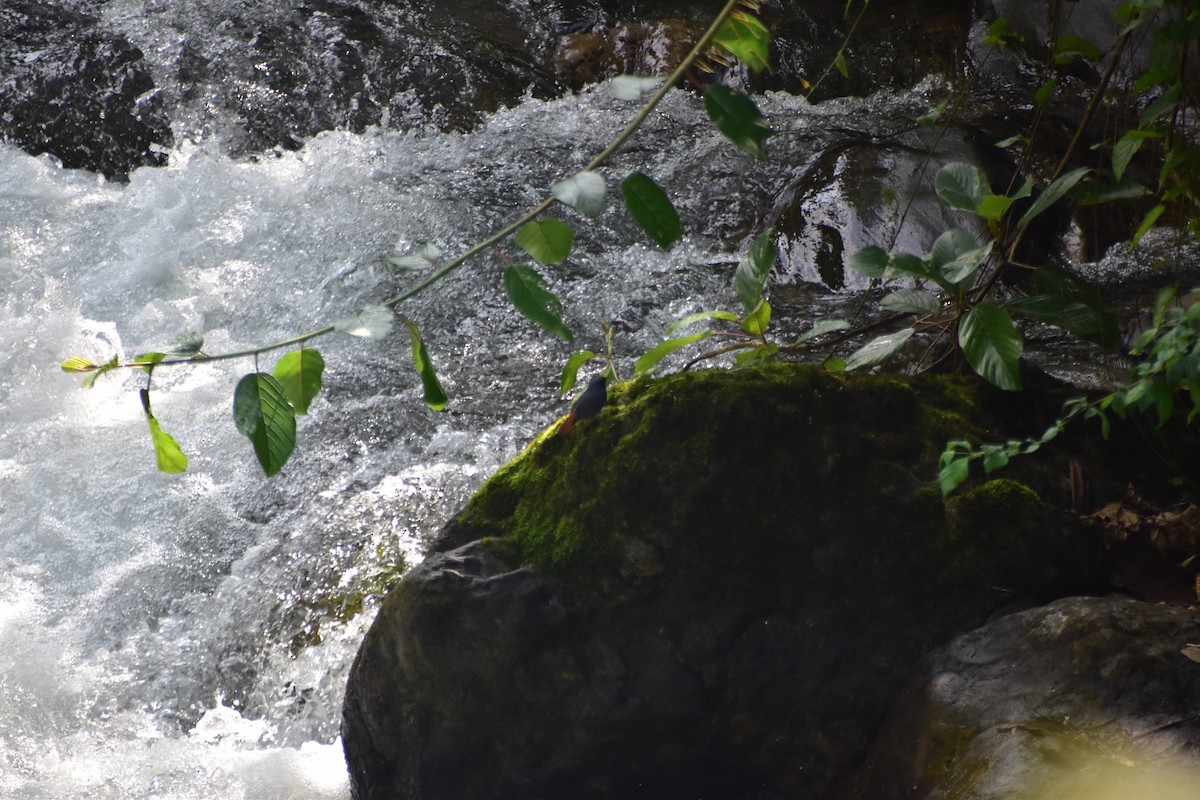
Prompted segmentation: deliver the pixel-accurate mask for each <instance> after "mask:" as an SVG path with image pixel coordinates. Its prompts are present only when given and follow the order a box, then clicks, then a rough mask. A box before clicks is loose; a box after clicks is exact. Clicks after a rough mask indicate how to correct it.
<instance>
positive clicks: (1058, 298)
mask: <svg viewBox="0 0 1200 800" xmlns="http://www.w3.org/2000/svg"><path fill="white" fill-rule="evenodd" d="M1005 307H1006V308H1008V309H1009V310H1011V311H1014V312H1016V313H1018V314H1023V315H1025V316H1027V317H1032V318H1034V319H1036V320H1040V321H1042V322H1045V323H1048V324H1050V325H1054V326H1056V327H1059V328H1062V329H1063V330H1066V331H1070V332H1071V333H1073V334H1075V335H1076V336H1079V337H1080V338H1083V339H1089V340H1091V341H1095V342H1098V343H1100V344H1102V345H1106V346H1108V345H1112V344H1115V342H1116V340H1117V338H1118V335H1117V331H1116V318H1115V317H1113V316H1112V314H1109V313H1107V312H1105V311H1104V310H1103V309H1102V308H1100V307H1098V306H1096V305H1093V304H1090V303H1088V302H1086V301H1084V300H1081V299H1078V298H1074V297H1069V296H1067V295H1064V294H1055V293H1043V294H1035V295H1030V296H1029V297H1019V298H1017V299H1015V300H1012V301H1009V302H1008V303H1006V304H1005Z"/></svg>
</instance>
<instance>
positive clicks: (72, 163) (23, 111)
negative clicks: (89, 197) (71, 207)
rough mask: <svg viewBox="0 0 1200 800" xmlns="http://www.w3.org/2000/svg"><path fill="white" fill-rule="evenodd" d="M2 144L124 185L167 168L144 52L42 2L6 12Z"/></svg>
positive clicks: (11, 1) (164, 128)
mask: <svg viewBox="0 0 1200 800" xmlns="http://www.w3.org/2000/svg"><path fill="white" fill-rule="evenodd" d="M0 43H2V45H3V46H2V47H0V138H3V139H5V140H7V141H9V142H12V143H13V144H15V145H18V146H19V147H21V148H23V149H24V150H26V151H27V152H29V153H33V154H42V153H48V154H50V155H52V156H54V157H56V158H57V159H59V160H60V161H61V162H62V163H63V165H64V166H66V167H79V168H83V169H89V170H93V171H95V172H100V173H103V174H105V175H107V176H109V177H111V178H117V179H123V178H125V177H126V176H127V175H128V174H129V172H130V171H131V170H133V169H134V168H136V167H139V166H142V165H147V164H153V165H160V164H163V163H165V162H166V156H165V155H164V153H165V152H166V148H168V147H169V146H170V145H171V143H172V134H171V129H170V125H169V122H168V120H167V118H166V115H165V114H164V113H163V109H162V105H161V102H160V98H158V97H157V94H156V91H155V84H154V80H153V79H152V78H151V76H150V72H149V70H148V69H147V67H146V65H145V64H144V63H143V59H142V53H141V51H140V50H138V49H137V48H136V47H134V46H133V45H131V44H130V43H129V42H128V41H127V40H126V39H125V38H123V37H121V36H117V35H113V34H108V33H105V32H103V31H100V30H98V29H97V28H96V20H95V19H94V18H92V17H89V16H86V15H84V14H81V13H76V12H73V11H68V10H64V9H62V8H59V7H56V6H54V5H52V4H50V3H45V2H40V0H6V2H5V3H4V6H3V8H0Z"/></svg>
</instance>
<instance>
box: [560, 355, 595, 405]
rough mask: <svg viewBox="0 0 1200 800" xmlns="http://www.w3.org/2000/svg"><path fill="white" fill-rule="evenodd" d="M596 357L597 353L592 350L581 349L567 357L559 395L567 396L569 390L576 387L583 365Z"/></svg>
mask: <svg viewBox="0 0 1200 800" xmlns="http://www.w3.org/2000/svg"><path fill="white" fill-rule="evenodd" d="M595 357H596V354H595V353H593V352H592V351H591V350H580V351H579V352H578V353H573V354H572V355H571V357H570V358H568V359H567V363H566V364H565V365H564V366H563V373H562V384H561V386H560V388H559V392H558V393H559V395H561V396H566V394H567V392H569V391H571V390H572V389H573V388H575V384H576V382H577V381H578V380H579V370H580V369H582V368H583V365H584V364H586V363H587V362H589V361H591V360H592V359H593V358H595Z"/></svg>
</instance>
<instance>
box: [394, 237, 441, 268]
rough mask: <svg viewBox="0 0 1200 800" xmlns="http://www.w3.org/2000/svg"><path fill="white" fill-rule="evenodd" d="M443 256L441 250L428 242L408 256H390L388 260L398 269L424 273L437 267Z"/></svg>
mask: <svg viewBox="0 0 1200 800" xmlns="http://www.w3.org/2000/svg"><path fill="white" fill-rule="evenodd" d="M441 255H442V251H441V248H439V247H438V246H437V245H436V244H433V243H432V242H426V243H425V244H423V245H421V246H420V247H418V248H417V249H416V250H413V251H412V252H411V253H409V254H407V255H403V256H390V257H389V258H388V259H387V263H389V264H391V265H392V266H393V267H395V268H396V269H401V270H406V271H408V272H424V271H425V270H428V269H433V268H434V267H435V266H437V261H438V259H439V258H440V257H441Z"/></svg>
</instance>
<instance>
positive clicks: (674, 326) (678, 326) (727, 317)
mask: <svg viewBox="0 0 1200 800" xmlns="http://www.w3.org/2000/svg"><path fill="white" fill-rule="evenodd" d="M706 319H720V320H724V321H725V322H737V321H738V315H737V314H734V313H733V312H732V311H697V312H696V313H695V314H688V315H687V316H686V317H682V318H681V319H677V320H675V321H674V322H672V323H671V324H670V326H669V327H668V328H667V336H670V335H671V334H673V333H675V332H676V331H678V330H682V329H683V328H686V327H687V326H688V325H691V324H692V323H693V322H700V321H701V320H706Z"/></svg>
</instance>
